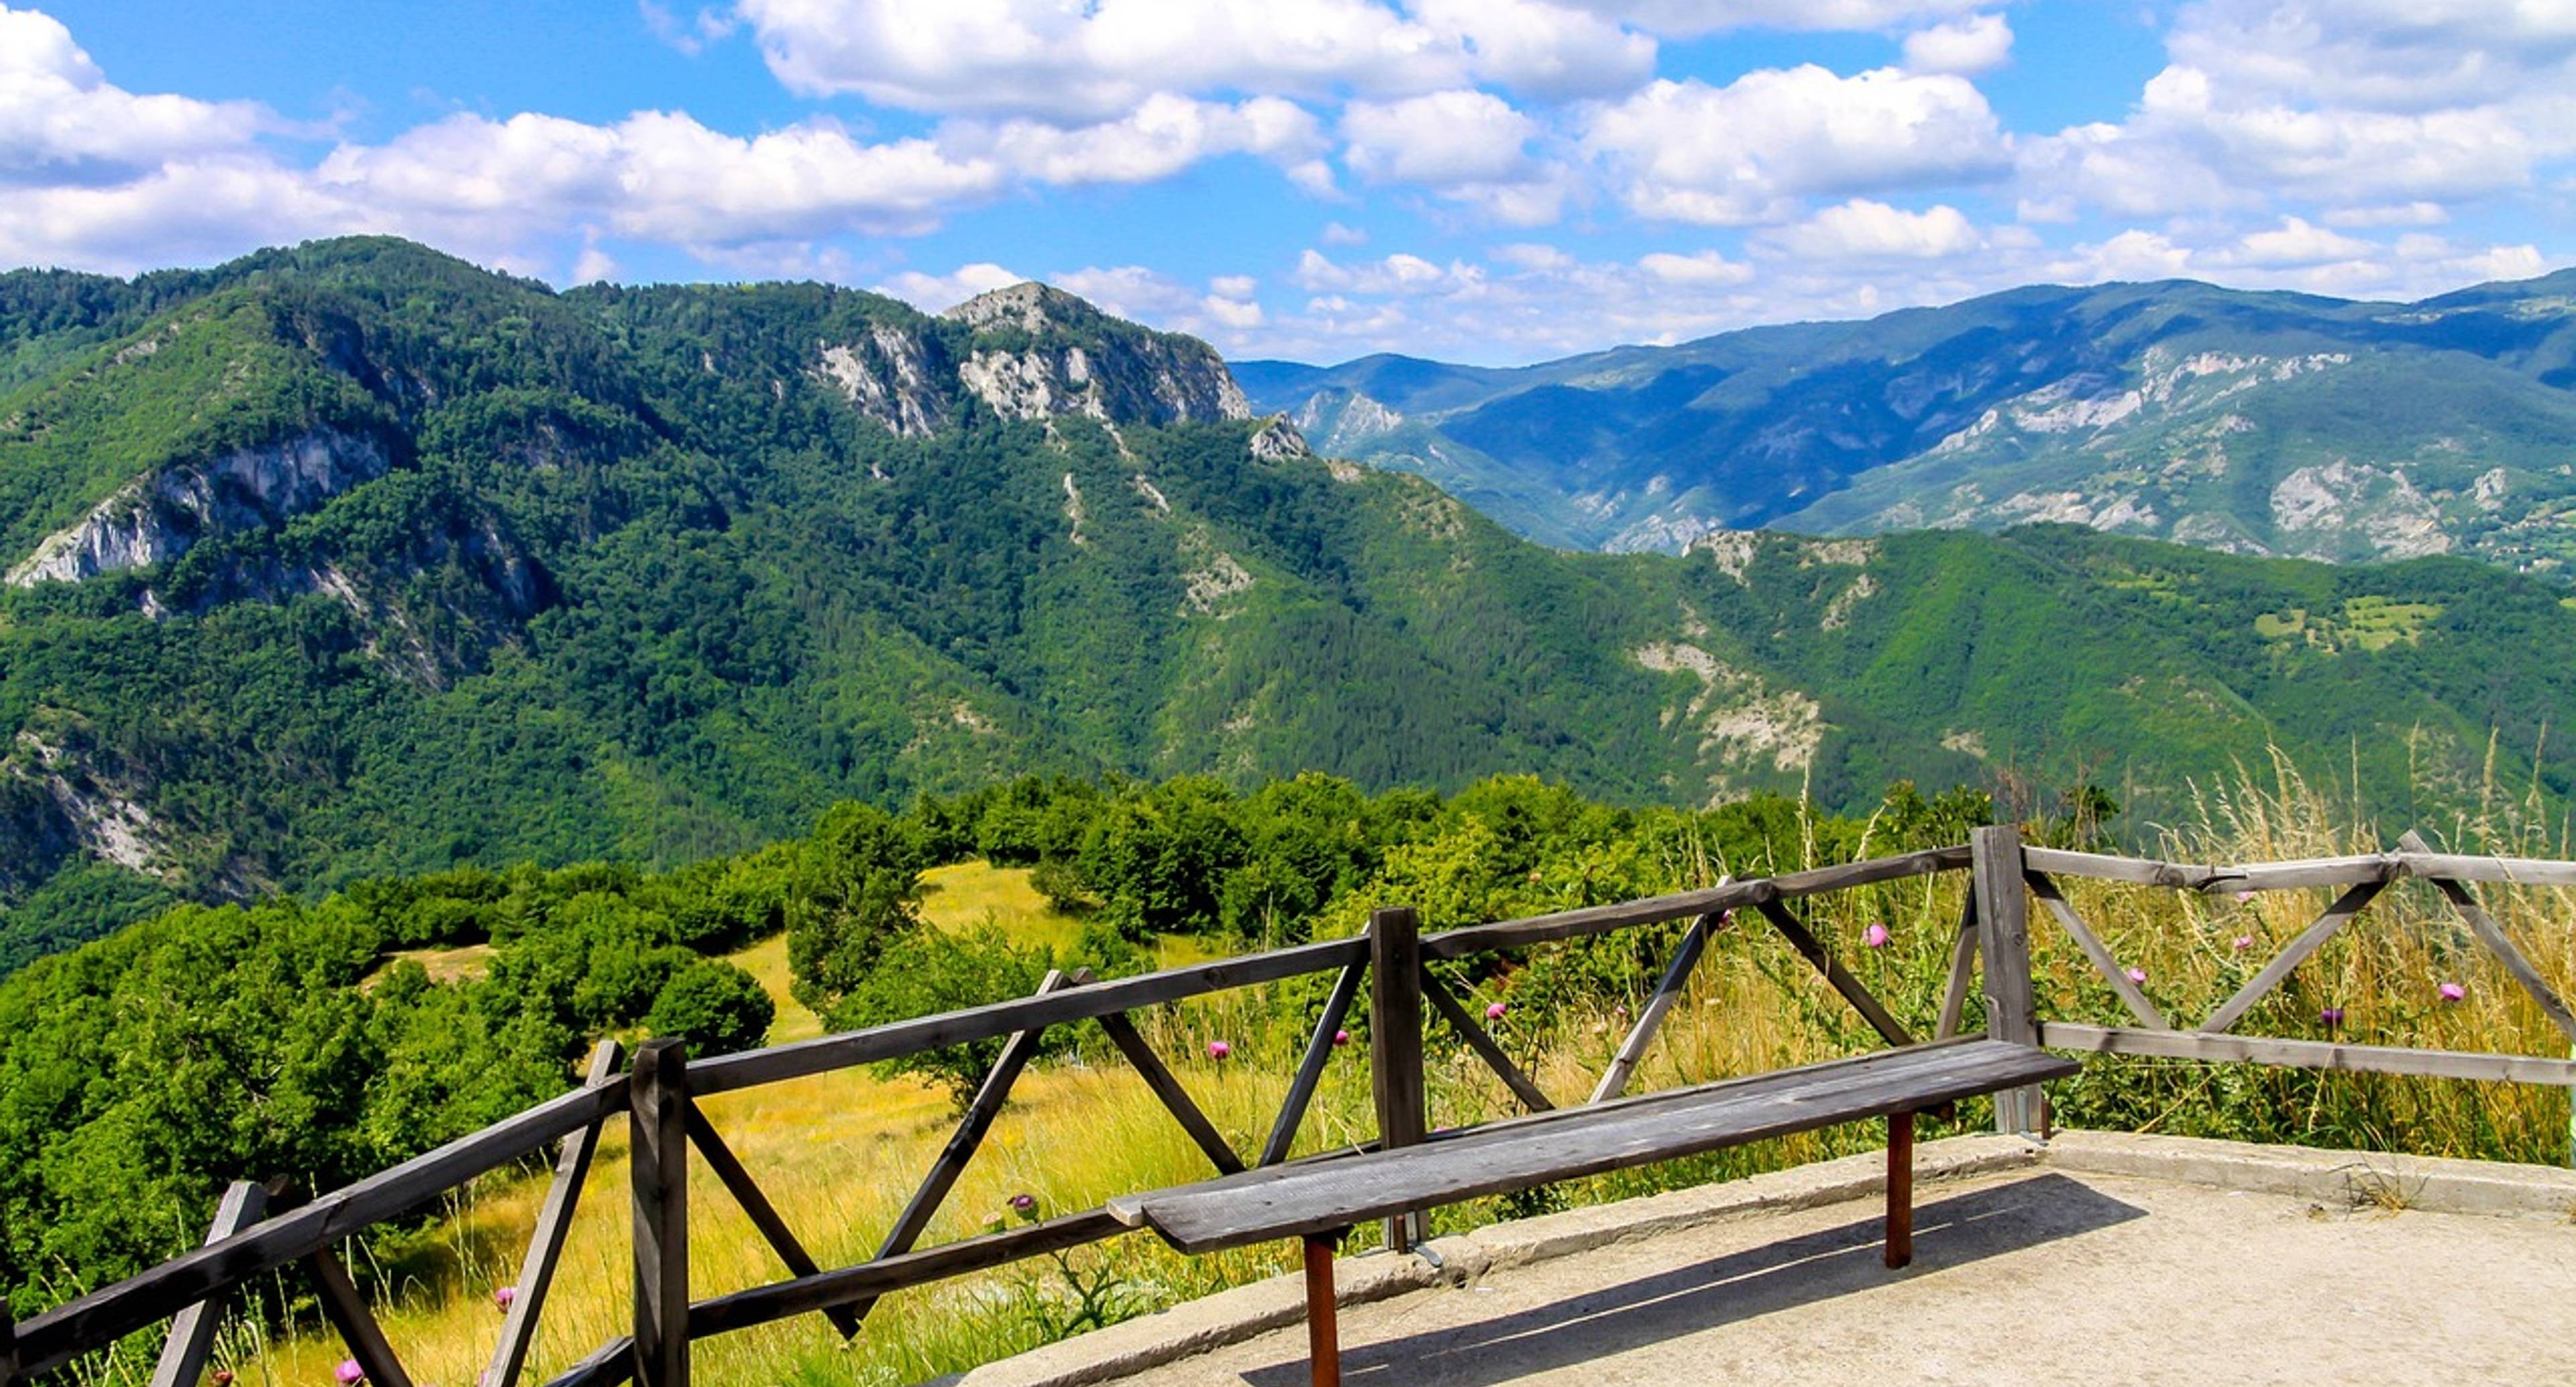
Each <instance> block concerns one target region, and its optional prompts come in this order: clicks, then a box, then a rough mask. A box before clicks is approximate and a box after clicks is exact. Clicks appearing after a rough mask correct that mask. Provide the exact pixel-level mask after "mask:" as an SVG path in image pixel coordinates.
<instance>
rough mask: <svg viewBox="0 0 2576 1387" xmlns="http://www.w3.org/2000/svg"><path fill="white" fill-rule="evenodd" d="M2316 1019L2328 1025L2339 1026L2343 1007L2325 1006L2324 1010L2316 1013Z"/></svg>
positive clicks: (2341, 1020) (2341, 1022)
mask: <svg viewBox="0 0 2576 1387" xmlns="http://www.w3.org/2000/svg"><path fill="white" fill-rule="evenodd" d="M2317 1019H2318V1020H2320V1021H2323V1022H2325V1023H2326V1025H2328V1026H2330V1027H2331V1026H2340V1025H2342V1024H2343V1008H2342V1007H2327V1008H2326V1009H2325V1010H2323V1011H2321V1012H2318V1013H2317Z"/></svg>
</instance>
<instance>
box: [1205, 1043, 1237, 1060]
mask: <svg viewBox="0 0 2576 1387" xmlns="http://www.w3.org/2000/svg"><path fill="white" fill-rule="evenodd" d="M1233 1053H1234V1047H1233V1046H1231V1045H1228V1044H1226V1043H1225V1042H1224V1041H1222V1040H1211V1041H1209V1042H1208V1058H1209V1059H1212V1060H1221V1059H1224V1058H1225V1057H1226V1056H1228V1055H1231V1054H1233Z"/></svg>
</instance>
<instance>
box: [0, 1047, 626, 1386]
mask: <svg viewBox="0 0 2576 1387" xmlns="http://www.w3.org/2000/svg"><path fill="white" fill-rule="evenodd" d="M625 1106H626V1081H625V1079H624V1078H622V1077H620V1078H618V1079H616V1080H613V1081H612V1082H610V1083H608V1084H606V1085H604V1086H602V1087H600V1088H596V1089H575V1090H573V1091H572V1092H570V1093H567V1094H565V1095H563V1096H562V1097H560V1098H555V1099H552V1100H550V1101H547V1102H545V1103H540V1104H538V1105H537V1106H536V1107H533V1108H530V1109H528V1110H527V1111H526V1112H523V1113H520V1114H518V1115H517V1116H515V1117H510V1118H506V1119H504V1120H502V1121H500V1122H496V1123H494V1124H493V1125H491V1126H489V1127H486V1128H484V1129H483V1130H482V1131H479V1132H474V1133H471V1134H469V1135H467V1136H462V1137H459V1138H457V1139H456V1140H454V1141H451V1142H449V1143H447V1144H446V1145H445V1146H442V1147H439V1148H438V1149H437V1150H435V1151H431V1152H429V1153H428V1154H427V1155H423V1156H418V1157H415V1158H413V1159H411V1160H408V1161H405V1162H403V1163H402V1164H401V1165H398V1166H395V1167H393V1168H392V1169H390V1170H385V1171H382V1172H379V1173H377V1174H375V1175H370V1176H368V1177H367V1178H366V1179H364V1180H360V1181H359V1182H357V1183H356V1184H354V1185H350V1186H348V1187H346V1188H344V1189H339V1190H335V1191H333V1192H331V1193H329V1194H326V1195H323V1196H321V1197H320V1198H317V1199H315V1200H314V1201H312V1202H311V1203H309V1204H305V1205H303V1206H301V1207H299V1208H296V1209H293V1210H290V1211H288V1212H286V1213H282V1214H278V1215H276V1216H274V1217H272V1218H267V1219H263V1220H261V1221H260V1222H258V1223H254V1224H252V1225H251V1226H250V1227H248V1228H245V1229H243V1230H242V1231H240V1232H239V1233H236V1234H234V1235H233V1236H231V1237H229V1238H226V1239H224V1240H223V1241H222V1242H218V1243H209V1244H207V1245H206V1246H204V1247H201V1248H198V1249H196V1250H195V1251H193V1252H187V1253H183V1254H181V1255H179V1256H177V1257H174V1258H172V1259H170V1260H169V1261H167V1262H163V1263H162V1264H161V1265H159V1266H157V1267H153V1268H151V1269H149V1270H146V1271H142V1272H138V1273H136V1274H135V1275H133V1276H130V1277H127V1278H126V1279H125V1280H123V1281H119V1282H117V1283H116V1284H114V1285H112V1286H105V1287H102V1288H100V1289H98V1290H96V1291H92V1292H90V1293H89V1294H88V1295H85V1296H81V1297H80V1298H78V1299H76V1300H72V1301H69V1302H67V1303H65V1304H62V1305H58V1306H55V1307H54V1308H53V1309H51V1310H47V1311H45V1312H44V1313H43V1314H40V1315H37V1316H35V1317H34V1318H32V1319H29V1320H27V1321H25V1322H23V1323H21V1324H20V1325H19V1326H18V1339H17V1345H18V1353H19V1364H18V1371H19V1372H20V1374H21V1375H23V1376H28V1377H33V1376H35V1375H37V1374H39V1373H45V1372H50V1371H52V1370H53V1369H55V1368H58V1367H61V1366H62V1365H63V1364H64V1363H66V1362H68V1361H70V1360H71V1359H72V1358H73V1357H74V1356H76V1355H78V1354H81V1353H86V1352H88V1351H90V1350H92V1349H96V1348H103V1347H105V1346H106V1345H108V1344H110V1343H113V1342H115V1341H116V1340H118V1339H121V1338H123V1337H124V1336H126V1335H128V1334H131V1333H133V1332H134V1331H135V1330H138V1329H141V1328H143V1327H144V1326H145V1325H148V1324H152V1323H154V1322H156V1321H159V1320H165V1319H168V1318H169V1317H170V1316H172V1315H174V1314H177V1313H178V1312H179V1311H180V1310H182V1309H184V1308H186V1307H187V1306H190V1305H193V1304H195V1303H196V1302H198V1301H200V1300H204V1299H205V1298H206V1297H208V1296H210V1295H213V1294H216V1293H217V1292H220V1291H226V1290H230V1289H231V1288H233V1287H235V1286H238V1285H240V1284H241V1283H242V1282H244V1281H247V1280H249V1279H250V1278H252V1277H254V1276H259V1275H261V1274H263V1273H266V1272H269V1271H274V1270H276V1269H277V1268H279V1267H282V1266H285V1265H286V1264H288V1263H290V1262H294V1261H297V1260H300V1259H302V1258H304V1257H306V1256H309V1255H311V1254H312V1253H314V1252H316V1251H319V1250H321V1249H323V1248H326V1247H329V1246H330V1245H331V1244H333V1243H335V1242H337V1241H339V1240H340V1239H342V1238H345V1237H348V1236H349V1235H351V1234H353V1233H357V1232H359V1231H361V1230H363V1229H365V1228H366V1227H367V1226H368V1225H370V1224H374V1223H381V1222H383V1221H384V1220H386V1219H389V1218H392V1217H394V1216H395V1215H397V1214H402V1213H407V1212H409V1211H410V1210H412V1209H414V1208H416V1207H418V1206H420V1205H422V1204H425V1203H427V1202H429V1201H430V1200H432V1199H434V1198H436V1197H437V1196H438V1195H440V1194H442V1193H445V1192H446V1191H448V1190H450V1189H453V1188H455V1187H456V1186H458V1185H461V1184H463V1183H465V1182H466V1181H468V1180H471V1179H473V1178H474V1177H475V1176H477V1175H480V1174H482V1173H484V1172H485V1171H487V1170H492V1169H495V1168H497V1167H500V1166H503V1165H507V1164H509V1163H510V1162H512V1161H516V1160H520V1159H523V1158H525V1157H527V1156H530V1155H534V1154H535V1153H537V1152H539V1151H542V1150H544V1149H545V1148H546V1146H547V1145H548V1144H550V1143H552V1142H555V1141H557V1140H560V1139H561V1138H564V1137H567V1136H570V1135H571V1134H573V1133H574V1132H577V1131H579V1130H581V1129H582V1128H584V1127H587V1126H589V1125H590V1124H591V1123H593V1122H596V1121H598V1120H599V1119H600V1118H601V1117H603V1116H606V1115H607V1114H609V1113H611V1112H616V1111H619V1110H622V1109H623V1108H624V1107H625Z"/></svg>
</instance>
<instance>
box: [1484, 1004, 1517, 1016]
mask: <svg viewBox="0 0 2576 1387" xmlns="http://www.w3.org/2000/svg"><path fill="white" fill-rule="evenodd" d="M1510 1010H1511V1008H1510V1007H1507V1006H1504V1005H1503V1004H1502V1003H1500V1002H1487V1003H1485V1019H1486V1020H1488V1021H1500V1020H1502V1019H1503V1013H1504V1012H1507V1011H1510Z"/></svg>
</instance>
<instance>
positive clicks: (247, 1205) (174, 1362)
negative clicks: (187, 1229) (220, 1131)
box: [151, 1180, 268, 1387]
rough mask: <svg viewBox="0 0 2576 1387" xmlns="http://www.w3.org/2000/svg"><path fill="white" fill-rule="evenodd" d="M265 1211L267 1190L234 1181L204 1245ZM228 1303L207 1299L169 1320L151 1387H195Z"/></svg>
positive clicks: (217, 1209)
mask: <svg viewBox="0 0 2576 1387" xmlns="http://www.w3.org/2000/svg"><path fill="white" fill-rule="evenodd" d="M267 1210H268V1191H267V1189H265V1188H264V1187H262V1186H259V1185H255V1184H252V1183H251V1182H250V1181H248V1180H235V1181H234V1182H233V1183H232V1184H231V1185H229V1186H227V1187H226V1188H225V1190H224V1197H223V1199H222V1200H221V1201H219V1202H218V1203H217V1204H216V1205H215V1221H214V1223H213V1225H212V1226H210V1227H209V1228H208V1229H207V1230H206V1241H207V1242H209V1243H218V1242H222V1241H223V1240H224V1239H226V1238H229V1237H231V1236H232V1235H233V1234H235V1233H238V1232H240V1231H241V1230H242V1229H243V1228H245V1227H247V1226H249V1225H250V1224H252V1223H256V1222H258V1220H259V1216H260V1215H261V1214H263V1213H265V1212H267ZM228 1299H230V1297H228V1296H220V1295H218V1296H209V1297H207V1298H206V1299H204V1300H201V1301H198V1302H197V1303H196V1304H194V1305H191V1306H189V1307H188V1308H187V1309H185V1310H182V1311H180V1312H179V1313H178V1314H176V1315H174V1316H172V1317H171V1320H170V1337H169V1338H168V1339H166V1340H163V1341H162V1344H161V1357H160V1358H159V1359H158V1360H157V1361H155V1362H154V1363H153V1365H152V1384H151V1387H197V1379H198V1378H199V1377H201V1376H203V1375H204V1374H205V1371H206V1358H207V1356H208V1355H209V1354H211V1353H213V1352H214V1348H215V1329H216V1327H217V1326H218V1325H220V1324H221V1323H222V1321H223V1315H224V1303H225V1301H227V1300H228Z"/></svg>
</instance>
